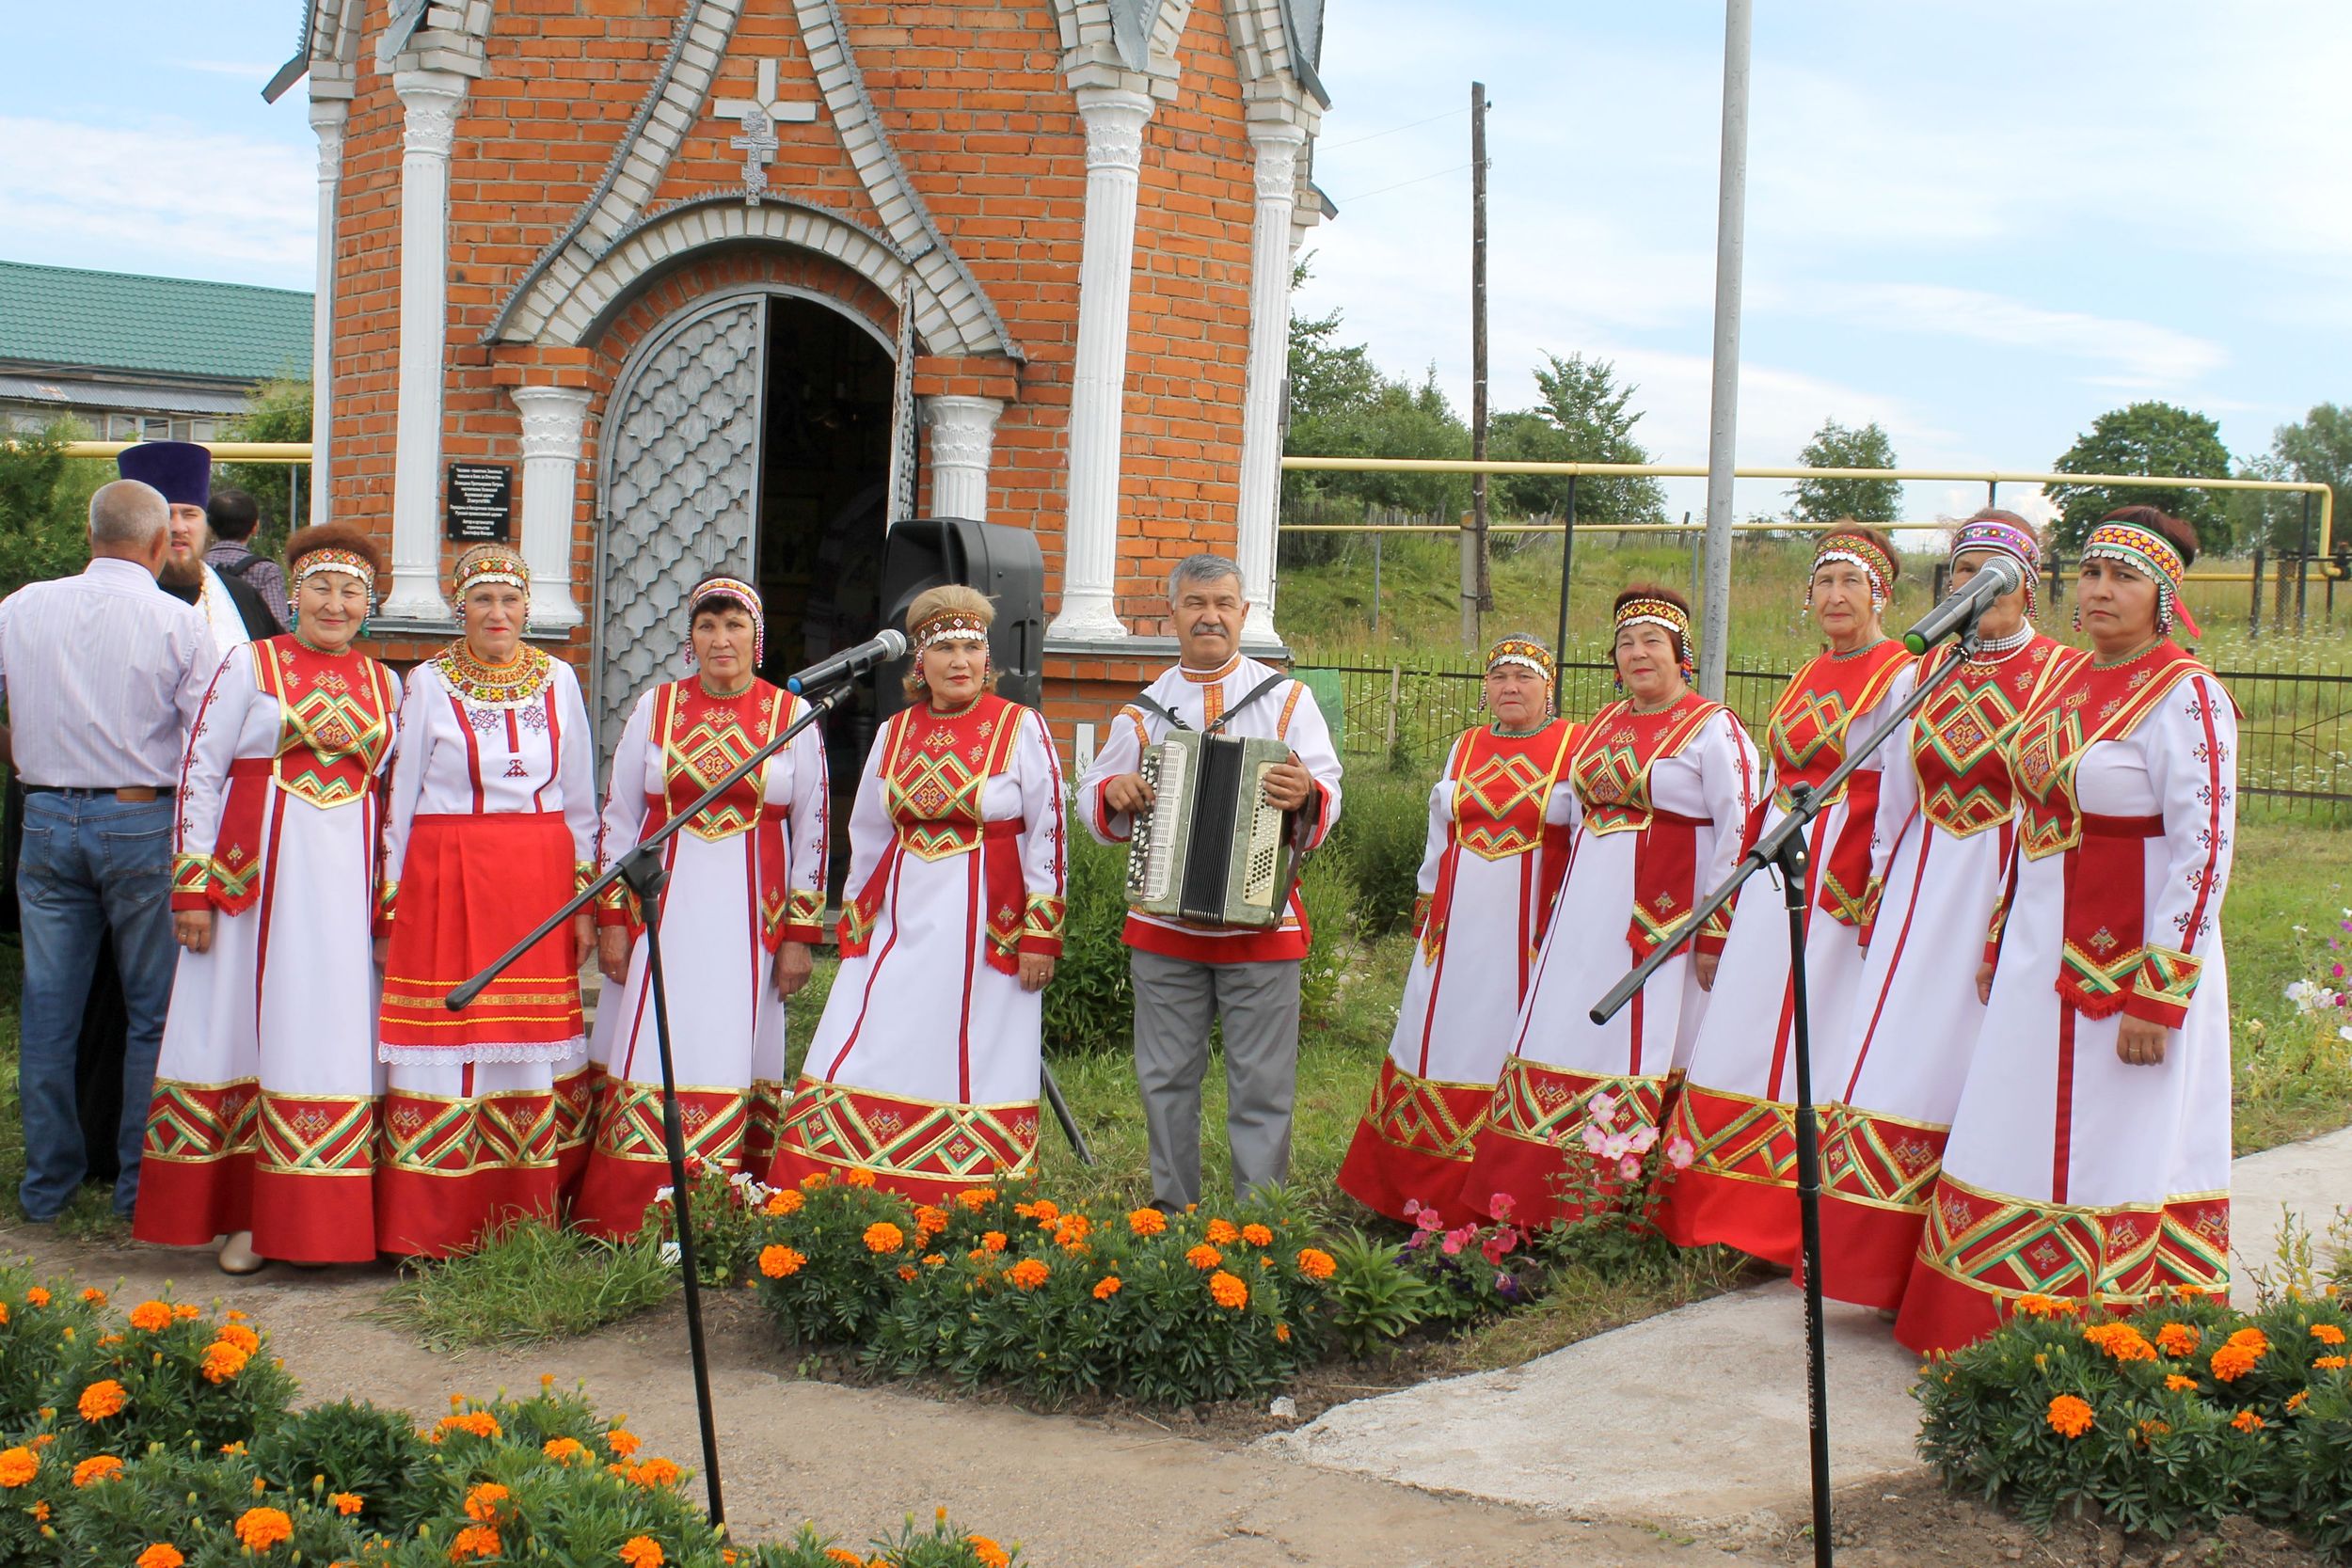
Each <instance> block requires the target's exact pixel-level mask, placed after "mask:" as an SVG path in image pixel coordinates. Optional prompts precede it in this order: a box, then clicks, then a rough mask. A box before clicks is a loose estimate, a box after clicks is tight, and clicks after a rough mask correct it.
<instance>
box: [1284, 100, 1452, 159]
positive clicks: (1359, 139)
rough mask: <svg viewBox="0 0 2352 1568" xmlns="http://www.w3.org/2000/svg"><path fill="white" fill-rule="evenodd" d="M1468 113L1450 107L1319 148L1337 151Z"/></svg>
mask: <svg viewBox="0 0 2352 1568" xmlns="http://www.w3.org/2000/svg"><path fill="white" fill-rule="evenodd" d="M1468 113H1470V111H1469V110H1468V109H1448V110H1447V111H1446V112H1445V113H1443V114H1441V115H1431V116H1430V117H1429V118H1428V119H1417V120H1414V121H1413V122H1412V123H1410V124H1408V125H1391V126H1390V127H1389V128H1388V129H1387V130H1385V131H1375V132H1374V133H1373V134H1372V135H1368V136H1351V137H1350V138H1348V139H1347V140H1346V141H1335V142H1324V143H1322V144H1320V146H1319V147H1318V148H1317V150H1319V151H1323V152H1337V151H1338V150H1340V149H1341V148H1343V147H1360V146H1362V145H1363V144H1364V143H1365V142H1368V141H1378V140H1379V139H1380V138H1381V137H1382V136H1393V135H1396V134H1397V133H1398V132H1399V131H1413V130H1418V129H1420V128H1421V127H1422V126H1423V125H1435V124H1437V123H1438V121H1439V120H1441V119H1453V118H1454V116H1455V115H1464V114H1468Z"/></svg>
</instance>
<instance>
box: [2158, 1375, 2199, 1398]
mask: <svg viewBox="0 0 2352 1568" xmlns="http://www.w3.org/2000/svg"><path fill="white" fill-rule="evenodd" d="M2164 1386H2166V1387H2167V1388H2169V1389H2171V1390H2172V1391H2173V1392H2174V1393H2176V1394H2185V1393H2187V1392H2188V1391H2189V1390H2190V1389H2192V1388H2194V1387H2196V1386H2197V1380H2196V1379H2195V1378H2193V1377H2183V1376H2182V1375H2181V1374H2180V1373H2178V1372H2174V1373H2172V1374H2170V1375H2169V1376H2168V1377H2167V1378H2166V1379H2165V1380H2164Z"/></svg>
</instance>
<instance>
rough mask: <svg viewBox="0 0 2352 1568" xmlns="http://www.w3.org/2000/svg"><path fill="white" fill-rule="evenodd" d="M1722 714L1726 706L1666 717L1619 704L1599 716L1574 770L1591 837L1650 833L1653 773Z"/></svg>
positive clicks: (1696, 704) (1695, 706)
mask: <svg viewBox="0 0 2352 1568" xmlns="http://www.w3.org/2000/svg"><path fill="white" fill-rule="evenodd" d="M1721 711H1722V705H1721V704H1717V703H1709V702H1704V701H1695V700H1694V701H1692V702H1691V703H1690V704H1689V705H1688V706H1686V707H1681V708H1669V709H1667V710H1666V711H1665V712H1663V713H1660V714H1637V713H1635V712H1634V711H1633V705H1632V704H1631V703H1628V702H1617V703H1612V704H1611V705H1608V706H1607V707H1604V708H1602V709H1601V710H1600V711H1599V712H1598V713H1597V714H1595V715H1593V721H1592V722H1591V723H1589V724H1587V725H1585V726H1584V728H1583V732H1582V737H1581V740H1580V741H1579V743H1578V746H1577V752H1576V756H1575V759H1574V760H1573V761H1572V762H1570V763H1569V765H1568V778H1569V780H1570V782H1571V783H1573V784H1575V786H1576V794H1577V799H1578V800H1581V801H1582V802H1583V805H1584V821H1585V825H1586V828H1587V829H1588V831H1590V832H1593V833H1594V834H1596V835H1599V834H1605V833H1619V832H1636V831H1639V830H1640V829H1643V828H1646V827H1648V826H1649V824H1650V816H1651V813H1652V810H1653V808H1652V806H1651V805H1650V798H1649V775H1650V769H1651V768H1655V767H1657V766H1658V764H1659V763H1660V762H1661V761H1663V760H1664V759H1665V758H1667V757H1671V756H1674V755H1677V753H1679V752H1681V750H1682V749H1683V747H1684V746H1686V745H1688V744H1689V743H1690V742H1691V739H1692V736H1696V735H1697V734H1698V733H1699V731H1700V730H1701V729H1702V728H1704V727H1705V726H1706V723H1707V721H1708V720H1709V719H1712V718H1713V717H1714V716H1715V715H1716V714H1717V713H1719V712H1721Z"/></svg>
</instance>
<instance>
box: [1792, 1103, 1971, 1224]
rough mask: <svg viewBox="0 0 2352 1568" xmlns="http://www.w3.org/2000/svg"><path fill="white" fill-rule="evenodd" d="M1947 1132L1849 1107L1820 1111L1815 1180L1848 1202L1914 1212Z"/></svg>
mask: <svg viewBox="0 0 2352 1568" xmlns="http://www.w3.org/2000/svg"><path fill="white" fill-rule="evenodd" d="M1950 1135H1951V1131H1950V1129H1948V1128H1944V1127H1927V1126H1922V1125H1920V1124H1919V1123H1917V1122H1909V1121H1899V1120H1897V1119H1895V1118H1894V1117H1880V1116H1873V1115H1871V1114H1870V1113H1869V1112H1867V1111H1864V1110H1861V1109H1859V1108H1857V1107H1855V1106H1852V1105H1824V1106H1822V1107H1821V1180H1822V1188H1823V1190H1824V1191H1826V1192H1833V1193H1836V1195H1837V1196H1839V1197H1842V1198H1846V1199H1848V1200H1850V1201H1852V1202H1857V1203H1865V1204H1870V1205H1873V1206H1875V1207H1878V1208H1883V1209H1901V1210H1907V1211H1910V1212H1919V1211H1920V1210H1921V1209H1922V1208H1924V1207H1925V1205H1926V1203H1927V1198H1928V1193H1929V1191H1930V1190H1931V1188H1932V1187H1933V1186H1934V1185H1935V1177H1936V1173H1937V1172H1938V1171H1939V1170H1941V1169H1942V1168H1943V1162H1944V1142H1945V1140H1946V1139H1947V1138H1948V1137H1949V1136H1950Z"/></svg>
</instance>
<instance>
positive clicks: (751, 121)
mask: <svg viewBox="0 0 2352 1568" xmlns="http://www.w3.org/2000/svg"><path fill="white" fill-rule="evenodd" d="M758 69H759V77H758V92H757V94H756V96H755V97H752V98H722V99H720V100H719V101H718V102H717V103H713V104H712V105H711V107H712V108H713V109H715V110H716V111H718V113H719V114H720V115H721V116H722V117H723V118H725V119H732V120H735V121H736V122H738V123H739V124H740V125H741V126H742V128H743V129H742V134H741V135H734V136H730V137H728V138H727V145H728V146H729V147H732V148H734V149H735V150H737V151H739V152H740V153H742V154H743V203H744V205H745V206H747V207H756V206H758V205H759V198H761V197H763V196H765V195H767V194H768V168H767V165H768V161H769V160H770V159H771V158H772V157H774V156H775V152H776V149H777V147H778V146H779V145H781V144H780V143H778V142H777V140H776V127H777V126H778V125H779V124H807V123H809V122H810V121H813V120H814V119H816V118H817V105H816V104H815V103H813V102H805V101H803V102H798V103H787V102H786V101H785V100H783V99H780V98H778V97H777V96H776V62H775V61H773V60H762V61H760V62H759V68H758Z"/></svg>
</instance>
